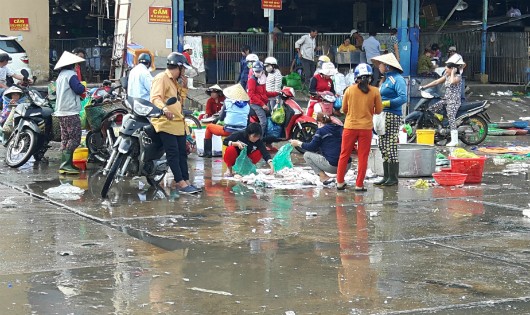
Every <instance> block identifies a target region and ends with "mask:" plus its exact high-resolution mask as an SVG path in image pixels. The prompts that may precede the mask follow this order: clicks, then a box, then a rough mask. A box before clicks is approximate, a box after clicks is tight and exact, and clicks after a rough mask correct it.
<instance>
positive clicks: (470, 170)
mask: <svg viewBox="0 0 530 315" xmlns="http://www.w3.org/2000/svg"><path fill="white" fill-rule="evenodd" d="M449 160H450V161H451V171H452V172H453V173H462V174H467V178H466V181H465V182H466V184H478V183H481V182H482V174H483V173H484V164H485V163H486V157H485V156H481V157H478V158H454V157H449Z"/></svg>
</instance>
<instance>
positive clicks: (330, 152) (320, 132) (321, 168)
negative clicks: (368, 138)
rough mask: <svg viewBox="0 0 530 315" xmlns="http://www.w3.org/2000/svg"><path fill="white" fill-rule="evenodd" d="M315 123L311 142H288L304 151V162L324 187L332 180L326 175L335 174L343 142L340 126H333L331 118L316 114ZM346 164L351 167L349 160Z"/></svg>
mask: <svg viewBox="0 0 530 315" xmlns="http://www.w3.org/2000/svg"><path fill="white" fill-rule="evenodd" d="M316 121H317V125H318V129H317V132H316V133H315V135H314V136H313V139H312V140H311V142H309V143H304V142H302V141H299V140H294V139H293V140H289V142H290V143H291V145H292V146H293V147H301V148H302V149H304V150H306V152H305V153H304V160H305V162H306V163H307V164H308V165H309V166H310V167H311V168H312V169H313V171H314V172H315V174H317V175H318V177H320V181H321V182H322V183H323V184H324V185H328V184H331V183H332V182H333V181H334V180H333V179H332V178H330V177H329V176H328V175H327V174H326V173H329V174H337V165H338V163H339V156H340V152H341V151H340V150H341V143H342V141H343V138H342V136H343V134H342V126H339V125H337V124H334V123H333V122H332V121H331V118H330V117H329V116H328V115H326V114H324V113H318V114H317V118H316ZM318 152H320V153H321V154H319V153H318ZM347 163H348V165H349V166H348V168H349V167H350V166H351V164H350V163H351V158H350V159H349V160H348V161H347Z"/></svg>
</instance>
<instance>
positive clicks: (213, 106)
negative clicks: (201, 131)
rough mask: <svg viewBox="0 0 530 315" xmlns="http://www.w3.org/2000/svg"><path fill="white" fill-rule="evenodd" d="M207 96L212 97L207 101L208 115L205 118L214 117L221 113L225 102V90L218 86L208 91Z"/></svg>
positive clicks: (211, 87)
mask: <svg viewBox="0 0 530 315" xmlns="http://www.w3.org/2000/svg"><path fill="white" fill-rule="evenodd" d="M206 94H208V95H210V98H209V99H208V100H207V101H206V109H205V111H206V115H205V116H204V117H203V118H208V117H212V116H213V115H215V114H217V113H219V111H221V107H223V102H224V100H225V96H224V95H223V89H222V88H221V87H220V86H219V85H217V84H216V85H214V86H210V87H209V88H208V89H206Z"/></svg>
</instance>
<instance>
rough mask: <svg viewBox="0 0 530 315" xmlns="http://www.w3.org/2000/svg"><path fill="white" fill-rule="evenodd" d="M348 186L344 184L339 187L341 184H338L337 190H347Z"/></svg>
mask: <svg viewBox="0 0 530 315" xmlns="http://www.w3.org/2000/svg"><path fill="white" fill-rule="evenodd" d="M346 186H348V185H347V184H346V183H343V184H342V186H339V184H337V190H345V189H346Z"/></svg>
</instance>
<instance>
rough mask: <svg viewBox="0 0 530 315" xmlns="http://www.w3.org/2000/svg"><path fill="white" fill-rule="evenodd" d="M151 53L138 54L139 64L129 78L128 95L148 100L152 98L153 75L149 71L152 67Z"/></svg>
mask: <svg viewBox="0 0 530 315" xmlns="http://www.w3.org/2000/svg"><path fill="white" fill-rule="evenodd" d="M151 62H152V61H151V55H149V54H146V53H143V54H140V56H138V64H137V65H136V66H134V68H132V70H131V72H130V73H129V79H128V80H127V95H128V96H130V97H134V98H141V99H144V100H146V101H149V99H150V92H151V85H152V84H153V76H152V75H151V72H150V71H149V68H150V67H151Z"/></svg>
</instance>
